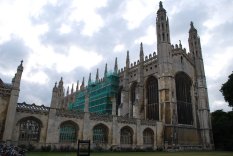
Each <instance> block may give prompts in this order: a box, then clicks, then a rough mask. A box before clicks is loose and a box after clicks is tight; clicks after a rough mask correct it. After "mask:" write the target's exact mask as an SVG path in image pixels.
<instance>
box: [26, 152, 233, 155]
mask: <svg viewBox="0 0 233 156" xmlns="http://www.w3.org/2000/svg"><path fill="white" fill-rule="evenodd" d="M26 156H76V153H66V152H29V153H27V154H26ZM91 156H233V152H114V153H111V152H103V153H91Z"/></svg>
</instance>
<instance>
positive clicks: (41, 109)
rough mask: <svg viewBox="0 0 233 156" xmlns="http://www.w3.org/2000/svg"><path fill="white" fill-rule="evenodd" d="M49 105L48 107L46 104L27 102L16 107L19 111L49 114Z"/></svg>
mask: <svg viewBox="0 0 233 156" xmlns="http://www.w3.org/2000/svg"><path fill="white" fill-rule="evenodd" d="M49 110H50V108H49V107H46V106H44V105H41V106H38V105H35V104H34V103H33V104H26V103H25V102H23V103H18V104H17V107H16V111H17V112H26V113H32V114H44V115H47V114H49Z"/></svg>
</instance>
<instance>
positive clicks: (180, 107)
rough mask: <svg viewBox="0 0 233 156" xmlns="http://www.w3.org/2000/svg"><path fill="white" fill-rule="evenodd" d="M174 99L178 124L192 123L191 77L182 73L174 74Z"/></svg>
mask: <svg viewBox="0 0 233 156" xmlns="http://www.w3.org/2000/svg"><path fill="white" fill-rule="evenodd" d="M175 82H176V99H177V113H178V123H179V124H188V125H192V124H193V112H192V101H191V85H192V82H191V79H190V78H189V77H188V76H187V75H186V74H185V73H184V72H180V73H178V74H176V77H175Z"/></svg>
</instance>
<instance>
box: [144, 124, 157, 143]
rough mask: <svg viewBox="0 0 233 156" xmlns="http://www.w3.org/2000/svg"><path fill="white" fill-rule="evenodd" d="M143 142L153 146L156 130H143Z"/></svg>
mask: <svg viewBox="0 0 233 156" xmlns="http://www.w3.org/2000/svg"><path fill="white" fill-rule="evenodd" d="M143 144H144V145H151V146H153V144H154V132H153V131H152V130H151V129H149V128H147V129H145V130H144V131H143Z"/></svg>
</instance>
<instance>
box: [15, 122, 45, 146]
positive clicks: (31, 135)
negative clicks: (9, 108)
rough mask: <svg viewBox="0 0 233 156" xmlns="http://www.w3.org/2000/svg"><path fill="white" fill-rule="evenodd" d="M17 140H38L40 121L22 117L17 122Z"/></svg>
mask: <svg viewBox="0 0 233 156" xmlns="http://www.w3.org/2000/svg"><path fill="white" fill-rule="evenodd" d="M19 124H20V125H19V141H28V142H30V141H35V142H39V140H40V130H41V123H40V122H38V121H36V120H34V119H30V118H28V119H23V120H22V121H21V122H20V123H19Z"/></svg>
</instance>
